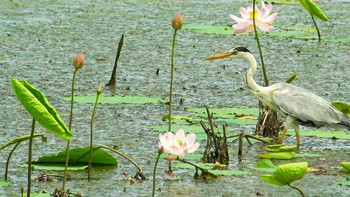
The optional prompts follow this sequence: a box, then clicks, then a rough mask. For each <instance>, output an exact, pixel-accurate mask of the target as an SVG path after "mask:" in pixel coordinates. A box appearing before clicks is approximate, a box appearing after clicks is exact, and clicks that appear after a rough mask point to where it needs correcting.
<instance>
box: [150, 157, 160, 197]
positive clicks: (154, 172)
mask: <svg viewBox="0 0 350 197" xmlns="http://www.w3.org/2000/svg"><path fill="white" fill-rule="evenodd" d="M161 154H162V153H158V157H157V160H156V163H155V164H154V169H153V190H152V197H154V194H155V193H156V171H157V165H158V161H159V158H160V155H161Z"/></svg>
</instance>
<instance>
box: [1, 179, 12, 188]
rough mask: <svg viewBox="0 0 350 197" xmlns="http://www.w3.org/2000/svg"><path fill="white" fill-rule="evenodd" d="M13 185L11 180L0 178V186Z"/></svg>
mask: <svg viewBox="0 0 350 197" xmlns="http://www.w3.org/2000/svg"><path fill="white" fill-rule="evenodd" d="M10 185H11V182H8V181H4V180H2V179H1V180H0V187H8V186H10Z"/></svg>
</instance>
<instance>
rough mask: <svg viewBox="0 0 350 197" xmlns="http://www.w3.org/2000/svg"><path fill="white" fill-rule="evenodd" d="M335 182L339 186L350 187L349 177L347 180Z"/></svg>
mask: <svg viewBox="0 0 350 197" xmlns="http://www.w3.org/2000/svg"><path fill="white" fill-rule="evenodd" d="M335 182H336V183H337V184H339V185H345V186H350V177H347V178H346V179H345V180H336V181H335Z"/></svg>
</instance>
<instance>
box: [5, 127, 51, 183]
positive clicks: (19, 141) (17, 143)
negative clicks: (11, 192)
mask: <svg viewBox="0 0 350 197" xmlns="http://www.w3.org/2000/svg"><path fill="white" fill-rule="evenodd" d="M43 136H44V134H43V133H38V134H34V135H33V138H35V137H43ZM30 138H31V136H30V135H28V136H27V135H26V136H22V137H21V139H19V140H18V141H17V142H16V145H15V146H14V147H13V149H12V150H11V152H10V153H9V156H8V157H7V160H6V164H5V175H4V180H5V181H7V177H8V168H9V165H10V159H11V157H12V154H13V152H14V151H15V150H16V148H17V147H18V145H19V144H20V143H21V142H23V141H25V140H29V139H30ZM12 144H14V143H7V144H5V145H3V146H2V147H1V148H0V150H1V149H2V148H5V147H7V146H10V145H12Z"/></svg>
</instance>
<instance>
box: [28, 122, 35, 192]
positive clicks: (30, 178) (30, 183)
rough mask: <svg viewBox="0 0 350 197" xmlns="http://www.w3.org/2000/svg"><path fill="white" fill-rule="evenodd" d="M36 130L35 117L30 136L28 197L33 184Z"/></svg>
mask: <svg viewBox="0 0 350 197" xmlns="http://www.w3.org/2000/svg"><path fill="white" fill-rule="evenodd" d="M34 130H35V119H34V118H33V122H32V131H31V132H30V138H29V151H28V179H27V187H28V188H27V197H30V189H31V186H32V148H33V136H34Z"/></svg>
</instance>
